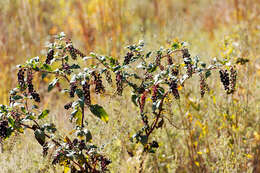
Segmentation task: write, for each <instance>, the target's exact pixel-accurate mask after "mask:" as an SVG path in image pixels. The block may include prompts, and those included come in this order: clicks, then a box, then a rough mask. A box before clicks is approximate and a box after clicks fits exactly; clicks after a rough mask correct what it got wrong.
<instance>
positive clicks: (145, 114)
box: [0, 33, 237, 172]
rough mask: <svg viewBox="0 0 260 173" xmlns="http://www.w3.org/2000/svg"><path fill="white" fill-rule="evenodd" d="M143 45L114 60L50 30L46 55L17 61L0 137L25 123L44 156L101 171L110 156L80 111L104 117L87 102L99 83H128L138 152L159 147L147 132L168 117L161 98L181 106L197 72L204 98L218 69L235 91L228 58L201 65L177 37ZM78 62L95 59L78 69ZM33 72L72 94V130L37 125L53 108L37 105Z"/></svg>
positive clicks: (119, 90)
mask: <svg viewBox="0 0 260 173" xmlns="http://www.w3.org/2000/svg"><path fill="white" fill-rule="evenodd" d="M144 45H145V44H144V42H143V41H140V42H139V43H138V44H134V45H130V46H127V49H128V52H127V53H126V55H125V56H124V60H123V62H120V61H119V60H117V59H115V58H113V57H111V56H102V55H98V54H96V53H91V54H90V57H87V56H86V55H85V54H84V53H82V52H81V51H80V50H78V49H76V48H75V47H74V46H73V44H72V42H71V41H70V40H69V39H67V38H66V37H65V34H64V33H60V34H59V35H57V36H55V41H54V42H53V43H50V44H49V45H48V51H47V56H46V58H45V59H42V58H39V57H35V58H32V59H29V60H28V61H26V63H24V64H21V65H19V66H18V74H17V78H18V87H16V88H14V89H12V90H11V91H10V104H9V105H2V106H1V109H0V119H1V122H0V123H1V125H0V128H1V138H2V139H7V138H8V137H10V136H11V134H12V133H14V132H18V133H23V132H24V130H25V129H31V130H33V131H34V135H35V139H36V140H37V141H38V143H39V144H40V145H41V146H42V149H43V155H44V156H46V155H47V154H49V155H52V164H60V165H63V166H64V168H65V169H68V168H69V169H71V172H79V171H81V172H104V171H107V170H108V167H107V166H108V165H109V164H110V163H111V161H110V160H109V159H108V158H107V157H106V156H104V155H103V154H102V152H101V153H100V149H101V148H98V147H97V146H96V145H94V144H93V143H92V134H91V132H90V131H89V130H88V128H87V124H88V123H87V122H86V121H85V120H86V118H85V116H86V113H85V112H86V110H87V109H88V110H90V112H92V114H93V115H94V116H96V117H98V118H100V119H101V120H102V121H104V122H105V123H107V122H108V121H109V115H108V114H107V112H106V111H105V109H104V108H103V107H102V105H98V104H92V101H91V99H92V97H93V95H104V94H105V93H106V92H108V91H107V88H106V87H105V86H106V85H104V83H105V82H107V83H108V84H110V85H111V86H115V88H114V94H117V95H119V96H122V95H123V94H124V90H126V88H129V89H131V92H132V95H131V100H132V102H133V104H134V105H135V106H136V107H137V108H138V109H139V117H140V120H141V121H142V124H143V127H142V128H141V129H139V130H138V131H137V132H136V134H134V135H133V136H132V137H131V138H130V141H132V142H134V143H140V144H142V146H143V154H142V155H146V154H148V153H154V152H156V150H158V148H159V146H160V145H159V141H157V140H153V139H152V135H153V134H154V133H155V131H156V130H157V129H160V128H164V123H165V122H166V120H168V119H167V118H166V117H165V115H164V114H165V111H166V109H167V104H166V103H170V102H173V103H175V104H176V105H178V106H179V107H180V106H181V105H180V99H181V98H182V97H183V96H182V94H181V90H182V88H185V84H186V81H188V80H194V78H195V76H199V79H200V81H199V82H200V93H201V98H202V97H203V96H204V95H205V93H206V92H208V91H210V88H209V86H208V84H207V80H208V79H209V78H210V77H211V76H212V75H211V74H212V73H213V71H216V70H218V71H219V73H220V81H221V82H222V84H223V85H224V89H225V90H226V93H227V94H233V93H234V91H235V89H236V79H237V71H236V65H235V63H236V62H235V61H234V60H232V59H230V58H224V59H223V60H222V59H214V61H213V62H212V64H209V65H207V64H206V63H205V62H203V61H201V60H200V59H199V57H197V56H195V57H192V56H191V55H190V53H189V49H188V44H187V43H186V42H178V41H175V42H173V43H172V44H171V46H170V47H169V48H163V47H161V48H160V49H159V50H155V51H144ZM79 58H80V59H79ZM82 60H83V61H90V60H92V62H93V60H94V61H96V62H95V63H94V64H91V63H87V65H88V66H84V67H83V66H82V65H81V64H82V63H80V62H81V61H82ZM36 75H41V77H42V79H44V78H46V77H50V76H52V77H53V80H52V81H51V82H50V83H49V85H48V92H52V90H53V89H54V88H55V87H57V88H58V91H59V92H61V93H64V94H65V95H67V96H68V97H69V98H70V100H71V101H70V102H69V103H66V104H65V105H64V108H65V109H66V110H68V111H70V112H71V114H70V115H71V116H70V120H71V122H72V124H73V126H74V130H75V132H74V136H65V137H60V136H59V135H57V133H56V131H57V130H58V129H57V128H56V126H55V124H53V123H49V124H41V120H42V119H46V117H47V116H49V114H51V112H52V110H48V109H45V110H41V109H40V108H39V107H40V106H39V104H40V103H41V100H42V97H41V96H43V95H44V93H42V94H40V93H38V92H37V89H36V88H35V87H34V80H33V79H34V77H35V76H36ZM105 79H106V80H105ZM114 84H115V85H114ZM92 89H93V91H94V92H92ZM194 107H196V105H194ZM197 109H199V108H197ZM183 123H187V122H185V121H183ZM194 163H195V164H196V161H195V162H194ZM142 164H143V163H141V167H142ZM141 169H142V168H141Z"/></svg>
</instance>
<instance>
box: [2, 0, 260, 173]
mask: <svg viewBox="0 0 260 173" xmlns="http://www.w3.org/2000/svg"><path fill="white" fill-rule="evenodd" d="M0 7H1V8H0V33H1V34H0V57H1V60H0V79H1V80H0V95H1V97H0V103H1V104H8V103H7V101H8V97H9V95H8V91H9V89H10V88H12V87H14V86H16V83H14V82H13V81H15V80H14V79H15V78H16V69H15V65H16V64H18V63H21V62H23V61H24V60H25V59H26V58H28V57H33V56H36V55H38V54H39V53H45V52H44V51H42V50H45V48H44V46H45V43H46V41H50V39H51V37H50V35H54V34H57V33H59V32H61V31H64V32H65V33H67V34H68V36H69V37H71V38H72V41H73V42H74V43H75V44H76V45H77V47H79V48H80V49H81V50H84V52H85V53H86V54H88V53H89V52H91V51H95V52H98V53H101V54H102V53H104V54H109V55H111V56H113V57H116V58H118V59H120V58H123V57H121V56H122V55H123V54H122V53H123V52H124V51H125V49H124V47H125V45H127V44H129V43H133V42H135V41H137V40H140V39H143V40H144V41H145V42H146V44H147V46H148V48H158V46H159V45H167V43H169V41H171V40H173V39H180V40H186V41H187V42H189V43H190V44H191V47H192V49H191V50H192V54H195V55H196V54H198V55H199V56H200V57H201V58H202V59H203V60H204V61H205V62H209V61H212V59H211V58H209V57H215V56H216V57H229V58H232V59H238V58H247V59H249V60H250V61H249V63H248V64H246V65H244V66H242V65H239V67H238V68H239V69H238V71H239V74H238V83H237V85H238V86H237V92H236V93H235V94H233V95H230V96H226V95H225V94H224V93H223V92H222V90H223V88H222V86H218V85H217V84H216V83H214V81H213V82H211V83H209V86H210V88H212V90H211V92H210V93H209V95H208V96H206V97H205V98H204V99H203V100H200V99H196V98H197V97H196V96H197V95H199V90H198V89H197V88H199V83H190V85H189V87H185V88H183V89H182V90H181V92H182V94H183V95H185V97H184V98H183V99H182V100H181V105H176V104H173V105H170V106H169V107H170V108H169V110H166V114H167V117H168V119H169V121H170V122H171V123H168V124H167V125H166V126H167V128H164V129H162V130H161V131H160V130H159V131H158V132H157V134H156V135H155V138H156V139H160V141H161V143H160V150H159V152H157V153H156V154H153V155H151V156H149V157H146V158H145V160H144V165H145V167H144V172H252V171H255V172H259V171H260V166H259V165H260V154H259V153H260V125H259V124H260V123H259V122H260V116H259V115H260V111H259V106H260V104H259V103H260V92H259V91H260V90H259V87H260V82H259V78H260V48H259V45H260V39H259V37H260V25H259V23H260V17H259V16H260V2H259V1H257V0H248V1H243V0H218V1H208V0H201V1H196V0H183V1H178V0H160V1H159V0H141V1H140V0H132V1H126V0H88V1H85V0H73V1H65V0H59V1H51V0H45V1H41V0H23V1H19V0H2V1H0ZM220 52H224V53H222V54H221V53H220ZM235 55H236V56H235ZM215 78H216V80H219V79H218V78H219V77H218V76H215ZM46 82H47V81H46ZM218 83H219V82H218ZM39 86H41V84H39ZM42 90H44V88H42ZM191 93H195V95H194V94H191ZM221 93H223V94H221ZM129 94H130V93H126V94H125V95H124V96H123V99H122V98H115V99H113V101H112V100H111V99H110V97H107V98H102V99H100V98H98V97H97V98H95V102H97V103H99V102H103V104H104V100H105V103H107V105H112V104H111V102H113V105H114V106H113V107H112V106H107V107H106V110H107V111H108V113H109V115H110V116H111V117H110V122H109V123H108V124H107V125H104V124H103V123H102V122H100V121H98V120H96V119H93V118H91V117H88V122H89V127H90V128H91V131H92V132H93V133H94V135H93V136H95V139H93V140H94V141H95V142H96V143H98V144H105V145H104V149H105V152H106V154H107V155H108V156H109V157H110V158H111V159H112V164H111V166H110V169H111V170H112V172H136V170H137V169H138V167H139V165H140V162H141V159H140V157H141V149H140V146H138V145H135V144H131V143H129V140H128V138H129V137H130V136H131V135H132V134H133V133H134V131H136V130H137V129H138V127H140V124H137V123H136V122H137V121H136V120H137V119H138V117H137V116H135V115H137V110H135V108H134V106H133V105H131V104H129V103H130V102H131V100H130V99H129ZM59 97H62V96H60V95H54V96H53V95H52V96H51V95H48V96H46V99H45V100H44V106H45V107H49V108H52V109H53V110H54V109H56V110H57V111H56V112H55V113H54V115H53V116H52V117H50V120H53V119H58V120H59V127H60V128H62V129H63V132H64V134H65V133H69V129H70V128H71V126H70V124H69V122H68V116H67V115H65V111H63V110H62V106H60V105H59V103H56V102H55V100H56V99H57V98H59ZM169 104H170V103H169ZM61 105H62V104H61ZM184 121H185V122H186V123H185V124H183V123H182V122H184ZM96 127H100V128H96ZM183 128H185V129H188V130H183ZM162 132H164V133H165V134H166V135H161V134H162ZM61 135H62V134H61ZM21 139H25V140H21ZM31 139H32V134H31V133H29V132H26V133H25V134H24V136H23V138H20V137H19V136H14V137H12V140H11V142H5V143H4V152H3V153H1V154H0V166H1V170H2V171H3V172H10V173H11V172H60V171H61V170H60V168H54V167H52V166H50V165H49V163H48V159H43V158H42V157H40V154H39V153H40V152H41V151H40V148H39V147H38V144H37V143H36V142H35V141H33V140H31ZM129 153H133V155H134V156H133V157H132V155H131V154H129ZM191 170H193V171H191Z"/></svg>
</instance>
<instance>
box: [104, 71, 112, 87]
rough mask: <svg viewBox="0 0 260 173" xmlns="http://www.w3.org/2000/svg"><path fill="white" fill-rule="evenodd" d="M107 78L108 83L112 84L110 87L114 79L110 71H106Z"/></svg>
mask: <svg viewBox="0 0 260 173" xmlns="http://www.w3.org/2000/svg"><path fill="white" fill-rule="evenodd" d="M105 76H106V80H107V82H108V83H109V84H110V85H112V82H113V81H112V77H111V73H110V71H109V70H106V71H105Z"/></svg>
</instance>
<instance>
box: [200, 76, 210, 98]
mask: <svg viewBox="0 0 260 173" xmlns="http://www.w3.org/2000/svg"><path fill="white" fill-rule="evenodd" d="M199 76H200V95H201V97H203V96H204V95H205V92H206V91H208V90H209V86H208V84H207V83H206V78H205V75H203V73H200V74H199Z"/></svg>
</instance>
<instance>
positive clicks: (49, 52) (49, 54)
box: [45, 49, 54, 64]
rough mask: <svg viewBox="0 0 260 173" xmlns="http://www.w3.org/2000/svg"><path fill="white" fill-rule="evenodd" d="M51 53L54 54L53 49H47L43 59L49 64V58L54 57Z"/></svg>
mask: <svg viewBox="0 0 260 173" xmlns="http://www.w3.org/2000/svg"><path fill="white" fill-rule="evenodd" d="M53 55H54V50H53V49H49V51H48V53H47V58H46V60H45V63H46V64H50V63H51V60H52V59H53V58H54V57H53Z"/></svg>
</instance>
